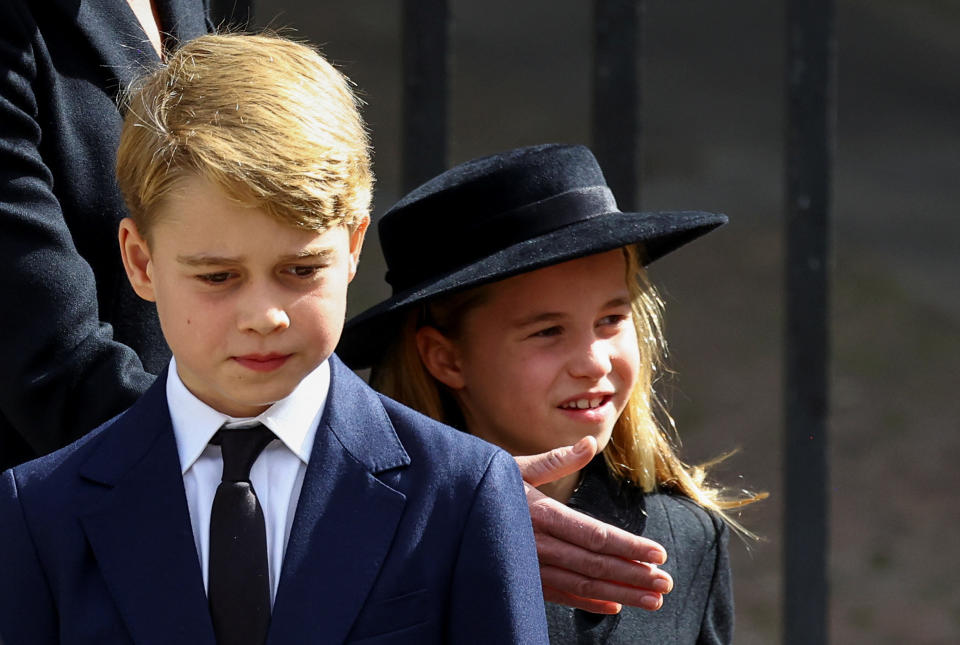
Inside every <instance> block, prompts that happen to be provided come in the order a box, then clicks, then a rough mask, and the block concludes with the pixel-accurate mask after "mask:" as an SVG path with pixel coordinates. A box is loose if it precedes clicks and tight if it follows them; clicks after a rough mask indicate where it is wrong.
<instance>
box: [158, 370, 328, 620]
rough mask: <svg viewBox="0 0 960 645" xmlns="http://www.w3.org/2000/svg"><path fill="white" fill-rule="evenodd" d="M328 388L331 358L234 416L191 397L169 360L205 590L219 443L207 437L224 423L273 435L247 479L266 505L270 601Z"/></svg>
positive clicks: (171, 398) (171, 402) (171, 401)
mask: <svg viewBox="0 0 960 645" xmlns="http://www.w3.org/2000/svg"><path fill="white" fill-rule="evenodd" d="M329 389H330V365H329V363H328V362H327V361H324V362H323V363H321V364H320V365H319V366H318V367H317V368H316V369H315V370H313V371H312V372H310V374H308V375H307V376H306V377H305V378H304V379H303V380H302V381H301V382H300V384H299V385H298V386H297V387H296V389H295V390H294V391H293V392H291V393H290V395H289V396H288V397H286V398H285V399H281V400H280V401H277V402H276V403H274V404H273V405H271V406H270V407H269V408H267V409H266V410H265V411H264V412H263V413H262V414H261V415H260V416H258V417H256V418H248V419H237V418H234V417H229V416H227V415H225V414H223V413H221V412H217V411H216V410H214V409H213V408H211V407H210V406H209V405H207V404H206V403H204V402H202V401H201V400H200V399H198V398H197V397H195V396H194V395H193V394H192V393H191V392H190V391H189V390H188V389H187V388H186V386H185V385H184V384H183V381H181V380H180V376H179V375H178V374H177V363H176V361H175V360H174V359H171V360H170V367H169V372H168V375H167V405H168V406H169V407H170V420H171V421H172V422H173V434H174V435H175V437H176V441H177V453H178V454H179V456H180V470H181V472H182V473H183V487H184V489H185V490H186V493H187V507H188V508H189V510H190V523H191V525H192V527H193V539H194V542H195V543H196V546H197V554H198V555H199V556H200V568H201V570H202V571H203V588H204V589H207V588H208V587H207V581H208V576H209V566H210V510H211V508H212V507H213V496H214V494H215V493H216V491H217V486H219V485H220V479H221V477H222V476H223V459H222V458H221V456H220V446H211V445H209V444H210V439H212V438H213V435H214V434H215V433H216V432H217V430H219V429H220V427H221V426H223V425H224V424H225V423H226V424H229V425H231V426H232V425H237V426H242V425H249V424H253V423H262V424H263V425H265V426H266V427H267V428H269V429H270V430H271V431H273V433H274V434H275V435H276V436H277V439H279V441H276V440H274V441H272V442H270V444H269V445H267V447H266V448H264V450H263V452H262V453H260V456H259V457H258V458H257V460H256V461H255V462H254V464H253V467H252V468H251V469H250V481H251V483H252V484H253V489H254V491H256V494H257V499H258V500H259V501H260V506H261V507H262V508H263V517H264V519H265V521H266V525H267V526H266V529H267V563H268V566H269V570H270V603H271V605H272V604H273V601H274V599H275V598H276V595H277V584H278V583H279V581H280V569H281V566H282V565H283V555H284V552H285V551H286V548H287V541H288V540H289V538H290V528H291V527H292V526H293V517H294V514H295V513H296V511H297V500H298V499H299V498H300V489H301V487H302V486H303V476H304V474H305V473H306V470H307V462H308V461H309V460H310V451H311V449H312V448H313V440H314V438H315V437H316V434H317V425H318V424H319V422H320V416H321V415H322V414H323V408H324V406H325V404H326V400H327V392H328V390H329Z"/></svg>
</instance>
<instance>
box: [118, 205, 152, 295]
mask: <svg viewBox="0 0 960 645" xmlns="http://www.w3.org/2000/svg"><path fill="white" fill-rule="evenodd" d="M117 238H118V239H119V241H120V257H121V258H123V268H124V269H126V271H127V278H128V279H129V280H130V285H131V286H132V287H133V290H134V291H136V292H137V295H138V296H140V297H141V298H143V299H144V300H149V301H150V302H156V300H157V297H156V293H155V291H154V286H153V260H152V259H151V257H150V246H149V245H148V244H147V240H146V239H144V237H143V236H142V235H140V230H139V229H138V228H137V225H136V224H134V223H133V220H132V219H130V218H129V217H125V218H124V219H122V220H120V230H119V231H118V233H117Z"/></svg>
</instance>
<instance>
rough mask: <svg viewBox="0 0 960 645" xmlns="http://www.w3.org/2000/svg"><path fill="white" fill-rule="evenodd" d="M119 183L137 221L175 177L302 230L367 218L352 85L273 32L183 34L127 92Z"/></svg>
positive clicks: (366, 178) (364, 143)
mask: <svg viewBox="0 0 960 645" xmlns="http://www.w3.org/2000/svg"><path fill="white" fill-rule="evenodd" d="M124 104H125V107H126V116H125V118H124V122H123V130H122V133H121V136H120V147H119V150H118V152H117V168H116V169H117V182H118V184H119V186H120V189H121V191H122V192H123V196H124V199H125V200H126V203H127V208H128V209H129V212H130V215H131V217H132V218H133V220H134V222H135V223H136V224H137V227H138V228H140V230H141V231H143V232H144V233H149V230H150V225H151V223H152V222H151V218H150V215H151V212H152V211H153V209H154V207H155V206H156V205H157V204H158V203H159V202H160V201H161V200H162V199H163V198H164V197H165V196H166V195H168V194H169V193H170V191H171V190H172V189H173V188H174V187H175V186H176V185H177V182H178V180H179V179H181V178H183V177H184V176H186V175H190V174H193V175H197V176H200V177H201V178H203V179H205V180H207V181H209V182H211V183H213V184H215V185H216V186H218V187H219V188H221V189H222V190H223V191H224V192H225V193H226V195H227V196H228V197H230V198H231V199H233V200H235V201H237V202H239V203H242V204H247V205H253V206H256V207H259V208H261V209H262V210H264V211H265V212H266V213H267V214H269V215H270V216H272V217H275V218H277V219H278V220H280V221H283V222H285V223H288V224H290V225H291V226H295V227H297V228H301V229H306V230H313V231H322V230H325V229H327V228H329V227H332V226H336V225H339V224H343V225H346V226H348V227H351V228H352V227H354V226H356V225H357V224H358V223H359V222H360V221H361V220H363V219H365V218H366V217H367V216H368V212H369V208H370V198H371V190H372V186H373V174H372V172H371V169H370V146H369V140H368V137H367V132H366V129H365V127H364V124H363V120H362V118H361V116H360V113H359V110H358V107H359V102H358V99H357V98H356V96H355V95H354V93H353V91H352V90H351V84H350V81H349V79H347V78H346V77H345V76H344V75H343V74H341V73H340V72H338V71H337V70H336V69H334V67H333V66H332V65H331V64H330V63H328V62H327V61H326V60H324V58H323V57H322V56H321V55H320V54H318V53H317V52H316V51H315V50H313V49H312V48H310V47H308V46H307V45H304V44H301V43H297V42H293V41H291V40H288V39H286V38H281V37H279V36H276V35H268V34H262V35H250V34H211V35H205V36H201V37H199V38H197V39H195V40H191V41H189V42H187V43H185V44H184V45H183V46H182V47H180V48H179V49H178V50H176V51H175V52H173V53H172V54H171V55H170V56H169V58H168V60H167V61H166V63H164V64H163V65H162V66H160V67H159V68H158V69H156V70H155V71H153V72H151V73H149V74H147V75H145V76H144V77H143V78H141V79H140V80H139V81H137V82H135V83H134V84H133V85H132V86H131V87H130V88H129V89H128V90H127V92H126V95H125V100H124Z"/></svg>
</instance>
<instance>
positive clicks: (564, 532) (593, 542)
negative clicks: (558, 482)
mask: <svg viewBox="0 0 960 645" xmlns="http://www.w3.org/2000/svg"><path fill="white" fill-rule="evenodd" d="M537 493H538V491H534V490H528V491H527V502H528V504H529V506H530V519H531V521H532V522H533V530H534V531H535V532H539V533H543V534H546V535H550V536H553V537H554V538H556V539H558V540H559V541H561V542H566V543H569V544H571V545H574V546H577V547H580V549H585V550H587V551H590V552H592V553H597V554H603V555H615V556H617V557H620V558H624V559H627V560H639V561H641V562H649V563H651V564H663V563H664V562H666V561H667V552H666V551H665V550H664V548H663V547H662V546H660V545H659V544H657V543H656V542H654V541H653V540H649V539H647V538H644V537H640V536H639V535H634V534H633V533H629V532H627V531H624V530H623V529H619V528H617V527H615V526H611V525H609V524H604V523H603V522H601V521H599V520H596V519H594V518H592V517H590V516H588V515H584V514H583V513H579V512H577V511H575V510H573V509H571V508H568V507H567V506H565V505H563V504H561V503H560V502H558V501H556V500H554V499H551V498H549V497H547V496H546V495H543V494H540V495H537ZM567 568H570V567H567Z"/></svg>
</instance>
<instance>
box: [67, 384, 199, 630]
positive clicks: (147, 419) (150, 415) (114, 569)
mask: <svg viewBox="0 0 960 645" xmlns="http://www.w3.org/2000/svg"><path fill="white" fill-rule="evenodd" d="M166 401H167V399H166V378H165V377H164V376H161V377H160V378H158V379H157V382H156V383H155V384H154V385H153V386H152V387H151V388H150V390H148V391H147V393H146V394H145V395H144V396H143V398H142V399H141V400H140V401H139V402H138V403H137V404H136V405H135V406H134V407H132V408H131V409H130V410H129V411H127V412H126V413H125V414H124V415H123V417H121V418H120V419H118V420H117V421H116V423H115V424H114V426H113V427H111V428H110V429H109V434H106V435H105V437H104V441H103V443H102V444H101V445H100V446H98V448H97V451H96V453H95V454H94V455H93V457H92V458H91V459H90V460H88V461H87V462H86V463H85V464H84V467H83V469H82V471H81V475H82V476H83V477H85V478H87V479H89V480H91V481H94V482H98V483H100V484H103V485H104V486H105V488H104V489H103V492H102V494H101V495H100V496H99V497H100V499H99V500H98V501H97V502H96V503H95V504H94V505H92V506H91V508H90V509H88V510H87V512H86V513H84V514H83V515H82V517H81V523H82V525H83V528H84V531H85V532H86V535H87V538H88V540H89V541H90V546H91V548H92V550H93V553H94V556H95V558H96V561H97V564H98V565H99V567H100V570H101V572H102V574H103V577H104V579H105V581H106V583H107V587H108V588H109V589H110V592H111V593H112V595H113V599H114V602H115V603H116V605H117V607H118V608H119V610H120V614H121V615H122V616H123V619H124V621H125V623H126V625H127V627H128V629H129V630H130V633H131V635H132V636H133V639H134V641H135V642H137V643H157V644H158V645H159V644H161V643H197V644H205V643H208V644H209V645H213V643H214V636H213V627H212V624H211V622H210V614H209V610H208V609H207V598H206V594H205V593H204V590H203V578H202V575H201V572H200V564H199V560H198V558H197V551H196V547H195V544H194V541H193V530H192V528H191V526H190V518H189V511H188V510H187V501H186V495H185V493H184V490H183V478H182V476H181V473H180V461H179V458H178V456H177V449H176V442H175V440H174V436H173V430H172V428H171V425H170V415H169V410H168V408H167V403H166Z"/></svg>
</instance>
